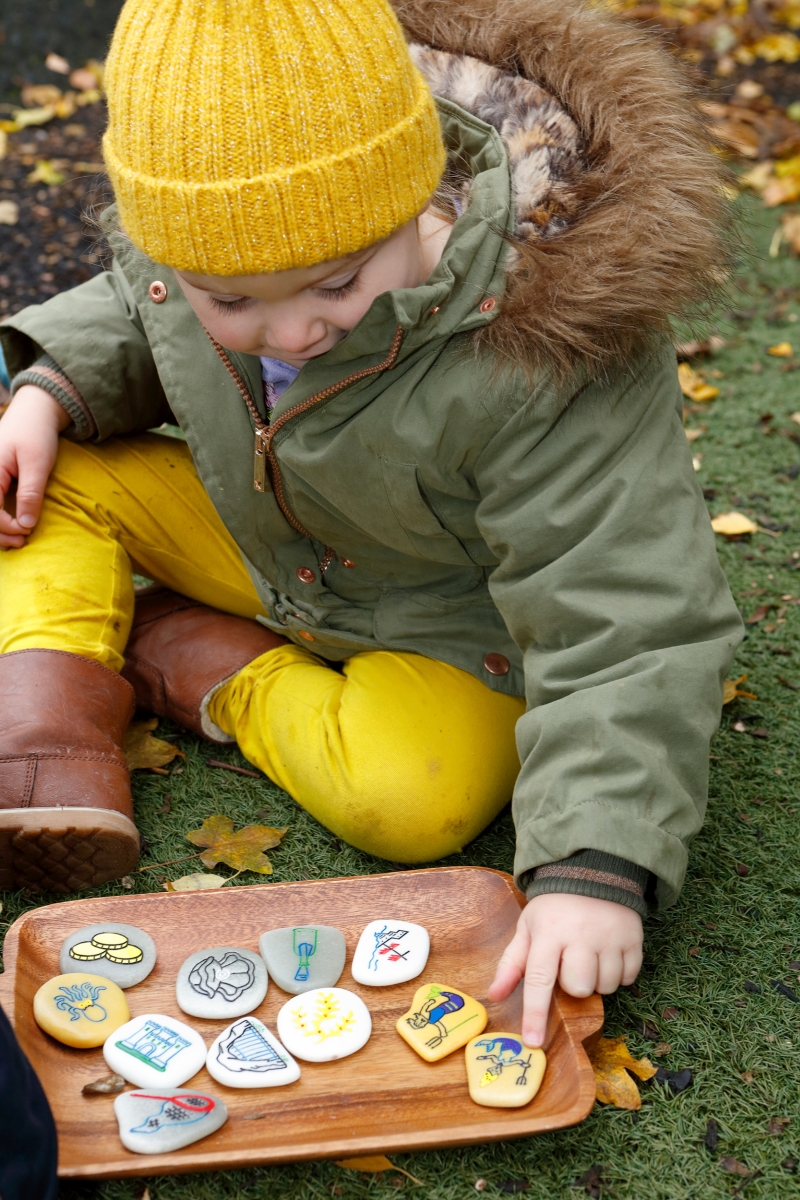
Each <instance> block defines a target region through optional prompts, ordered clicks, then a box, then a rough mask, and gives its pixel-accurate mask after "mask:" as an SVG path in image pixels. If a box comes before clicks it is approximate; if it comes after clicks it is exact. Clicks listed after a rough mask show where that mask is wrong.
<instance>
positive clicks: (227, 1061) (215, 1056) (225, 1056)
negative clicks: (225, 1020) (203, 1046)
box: [206, 1016, 300, 1088]
mask: <svg viewBox="0 0 800 1200" xmlns="http://www.w3.org/2000/svg"><path fill="white" fill-rule="evenodd" d="M206 1069H207V1070H208V1073H209V1075H210V1076H211V1077H212V1079H216V1081H217V1082H218V1083H224V1084H225V1085H226V1086H227V1087H232V1088H265V1087H281V1086H282V1085H283V1084H285V1083H294V1081H295V1080H296V1079H299V1078H300V1067H299V1066H298V1064H297V1063H296V1062H295V1061H294V1059H293V1058H292V1056H291V1054H290V1053H289V1051H288V1050H287V1049H286V1048H285V1047H284V1046H282V1045H281V1044H280V1042H279V1041H278V1039H277V1038H276V1037H275V1035H274V1034H272V1033H270V1031H269V1030H268V1029H267V1027H266V1025H264V1024H263V1023H262V1022H261V1021H259V1020H258V1018H257V1017H252V1016H251V1017H240V1018H239V1020H238V1021H234V1022H233V1023H232V1024H231V1025H229V1026H228V1028H227V1029H223V1031H222V1033H221V1034H220V1035H219V1037H218V1038H217V1039H216V1041H215V1042H214V1043H213V1044H212V1046H211V1049H210V1050H209V1052H208V1058H207V1059H206Z"/></svg>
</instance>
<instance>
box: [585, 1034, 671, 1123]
mask: <svg viewBox="0 0 800 1200" xmlns="http://www.w3.org/2000/svg"><path fill="white" fill-rule="evenodd" d="M589 1059H590V1061H591V1064H592V1070H593V1071H594V1079H595V1084H596V1087H597V1099H598V1100H599V1101H600V1103H601V1104H614V1105H616V1107H617V1108H627V1109H631V1110H636V1109H639V1108H641V1107H642V1098H641V1096H640V1095H639V1089H638V1087H637V1086H636V1084H635V1083H634V1081H633V1080H632V1079H631V1077H630V1075H629V1074H628V1072H629V1071H632V1072H633V1074H634V1075H638V1076H639V1078H640V1079H652V1077H653V1076H654V1075H655V1073H656V1070H657V1068H656V1067H654V1066H653V1064H652V1063H651V1062H650V1060H649V1059H648V1058H639V1059H635V1058H632V1057H631V1053H630V1051H629V1049H628V1047H627V1046H626V1044H625V1038H624V1037H619V1038H604V1037H601V1038H598V1040H597V1042H596V1044H595V1046H594V1048H593V1050H592V1052H591V1053H590V1055H589Z"/></svg>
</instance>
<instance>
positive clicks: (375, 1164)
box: [334, 1154, 424, 1187]
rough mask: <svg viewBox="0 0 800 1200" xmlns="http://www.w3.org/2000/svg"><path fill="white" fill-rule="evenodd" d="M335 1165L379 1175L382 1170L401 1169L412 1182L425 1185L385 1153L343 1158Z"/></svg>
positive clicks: (401, 1172)
mask: <svg viewBox="0 0 800 1200" xmlns="http://www.w3.org/2000/svg"><path fill="white" fill-rule="evenodd" d="M334 1166H336V1167H344V1169H345V1170H346V1171H363V1172H364V1173H365V1174H367V1175H377V1174H379V1173H380V1172H381V1171H399V1172H400V1174H401V1175H405V1176H406V1178H407V1179H410V1180H411V1181H412V1183H417V1184H419V1186H420V1187H423V1186H424V1185H423V1183H422V1180H421V1179H417V1178H416V1176H414V1175H412V1174H411V1173H410V1172H409V1171H404V1170H403V1168H402V1167H396V1166H395V1165H394V1163H393V1162H392V1161H391V1159H389V1158H387V1157H386V1155H385V1154H369V1155H366V1156H365V1157H364V1158H341V1159H339V1160H338V1162H334Z"/></svg>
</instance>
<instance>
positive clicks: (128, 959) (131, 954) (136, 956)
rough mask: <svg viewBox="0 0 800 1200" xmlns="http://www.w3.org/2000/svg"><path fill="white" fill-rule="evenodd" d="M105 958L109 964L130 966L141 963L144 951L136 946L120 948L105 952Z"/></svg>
mask: <svg viewBox="0 0 800 1200" xmlns="http://www.w3.org/2000/svg"><path fill="white" fill-rule="evenodd" d="M106 958H107V959H108V961H109V962H113V963H124V964H126V965H127V964H132V963H138V962H141V961H142V959H143V958H144V951H143V950H140V949H139V947H138V946H131V945H130V944H129V945H127V946H120V948H119V950H106Z"/></svg>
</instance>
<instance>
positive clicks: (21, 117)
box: [9, 104, 56, 132]
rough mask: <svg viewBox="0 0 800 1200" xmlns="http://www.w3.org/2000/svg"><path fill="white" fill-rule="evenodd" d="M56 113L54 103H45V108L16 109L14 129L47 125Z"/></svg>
mask: <svg viewBox="0 0 800 1200" xmlns="http://www.w3.org/2000/svg"><path fill="white" fill-rule="evenodd" d="M55 115H56V109H55V105H54V104H45V105H44V107H43V108H17V109H15V110H14V129H15V130H16V129H27V127H28V126H29V125H46V124H47V122H48V121H52V119H53V117H54V116H55ZM9 132H10V131H9Z"/></svg>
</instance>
